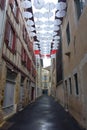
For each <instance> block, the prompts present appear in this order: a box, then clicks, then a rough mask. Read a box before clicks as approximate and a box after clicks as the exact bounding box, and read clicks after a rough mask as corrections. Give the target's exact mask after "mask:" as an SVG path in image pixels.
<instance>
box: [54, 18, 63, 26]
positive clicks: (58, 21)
mask: <svg viewBox="0 0 87 130" xmlns="http://www.w3.org/2000/svg"><path fill="white" fill-rule="evenodd" d="M61 23H62V21H61V20H60V19H56V20H55V21H54V25H61Z"/></svg>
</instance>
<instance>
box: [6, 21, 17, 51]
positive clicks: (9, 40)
mask: <svg viewBox="0 0 87 130" xmlns="http://www.w3.org/2000/svg"><path fill="white" fill-rule="evenodd" d="M5 43H6V45H7V47H8V48H9V49H10V50H11V51H12V52H13V53H14V52H15V51H16V50H15V47H16V46H15V45H16V35H15V31H14V29H13V28H12V26H11V24H10V23H9V21H8V20H7V21H6V28H5Z"/></svg>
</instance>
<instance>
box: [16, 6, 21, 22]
mask: <svg viewBox="0 0 87 130" xmlns="http://www.w3.org/2000/svg"><path fill="white" fill-rule="evenodd" d="M19 12H20V9H19V7H17V13H16V20H17V22H19Z"/></svg>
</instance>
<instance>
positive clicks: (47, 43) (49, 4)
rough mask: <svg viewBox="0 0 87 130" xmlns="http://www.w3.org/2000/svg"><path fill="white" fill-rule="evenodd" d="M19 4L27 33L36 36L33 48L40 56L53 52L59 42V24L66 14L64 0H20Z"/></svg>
mask: <svg viewBox="0 0 87 130" xmlns="http://www.w3.org/2000/svg"><path fill="white" fill-rule="evenodd" d="M21 6H22V8H24V12H23V17H24V18H25V22H26V25H27V30H28V33H29V35H30V37H36V41H34V49H36V50H38V52H39V53H40V54H41V55H42V56H43V55H45V56H46V55H50V54H54V52H56V50H57V49H58V45H59V43H60V26H61V24H62V19H63V17H64V16H65V14H66V6H67V5H66V0H22V2H21ZM30 8H32V10H33V11H30ZM37 41H38V42H37ZM53 49H54V50H55V51H52V50H53ZM51 52H52V53H51ZM39 53H38V54H39ZM54 57H55V56H54Z"/></svg>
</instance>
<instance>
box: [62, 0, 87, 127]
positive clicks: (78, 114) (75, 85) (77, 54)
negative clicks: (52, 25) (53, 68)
mask: <svg viewBox="0 0 87 130" xmlns="http://www.w3.org/2000/svg"><path fill="white" fill-rule="evenodd" d="M86 16H87V0H67V13H66V16H65V17H64V19H63V23H62V26H61V33H62V55H63V85H64V106H65V108H67V109H68V111H69V112H70V113H71V115H72V116H73V117H74V118H75V119H76V120H77V121H78V123H79V124H80V125H81V126H82V127H84V128H86V129H87V17H86Z"/></svg>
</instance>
